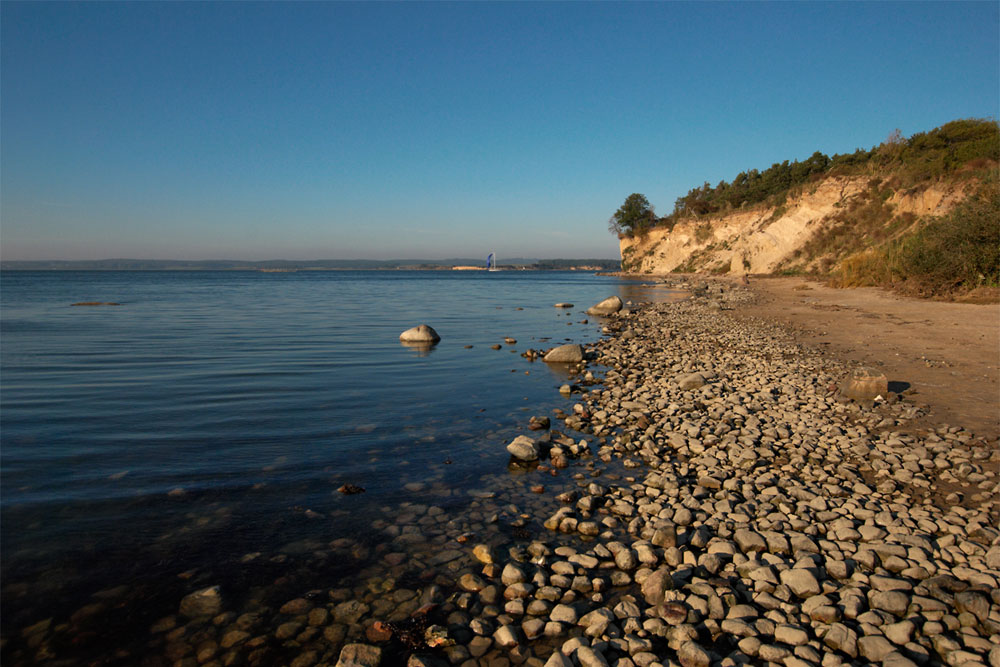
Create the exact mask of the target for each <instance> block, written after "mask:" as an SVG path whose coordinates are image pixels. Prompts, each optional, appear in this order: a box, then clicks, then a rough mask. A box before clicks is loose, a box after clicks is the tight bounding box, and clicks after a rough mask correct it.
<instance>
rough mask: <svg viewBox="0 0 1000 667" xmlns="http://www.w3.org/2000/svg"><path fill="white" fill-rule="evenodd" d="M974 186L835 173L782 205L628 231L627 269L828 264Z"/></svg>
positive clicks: (940, 210) (738, 269)
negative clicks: (898, 183) (889, 189)
mask: <svg viewBox="0 0 1000 667" xmlns="http://www.w3.org/2000/svg"><path fill="white" fill-rule="evenodd" d="M969 189H970V188H969V184H968V183H967V182H957V183H956V182H941V183H935V184H931V185H928V186H923V187H920V188H917V189H913V190H910V191H906V192H893V193H892V194H886V191H885V190H884V189H879V187H878V182H877V181H873V180H871V179H870V178H868V177H860V176H855V177H831V178H827V179H824V180H821V181H818V182H816V183H813V184H810V185H809V186H806V187H803V188H801V189H799V191H798V192H797V193H794V194H791V195H789V197H788V198H787V199H786V201H785V203H784V204H782V205H780V206H763V205H762V206H755V207H751V208H748V209H740V210H733V211H729V212H726V213H723V214H715V215H712V216H704V217H694V218H686V219H682V220H680V221H679V222H677V223H676V224H675V225H674V226H673V227H672V228H670V227H655V228H653V229H651V230H649V231H647V232H646V233H644V234H642V235H637V236H624V237H621V239H620V246H621V255H622V268H623V270H627V271H632V272H636V273H654V274H656V273H670V272H674V271H677V272H711V273H733V274H742V273H774V272H778V271H782V270H786V269H797V270H817V269H818V270H828V269H829V268H830V267H831V266H832V265H834V264H836V263H837V262H839V261H840V260H841V259H843V257H844V256H845V255H846V254H848V253H849V252H855V251H857V249H858V246H859V244H860V243H863V241H864V239H865V238H866V236H871V237H872V239H884V238H885V237H886V236H887V235H892V234H899V233H902V232H904V231H905V230H906V229H907V228H909V227H910V226H911V225H912V224H914V221H915V220H916V219H917V217H919V216H925V215H943V214H945V213H947V212H948V211H950V210H951V209H952V208H953V207H954V206H955V205H956V204H957V203H959V202H961V201H962V200H963V199H964V198H965V197H966V196H967V194H968V192H969ZM844 237H847V238H849V239H850V240H851V242H850V243H844V242H843V241H842V239H843V238H844ZM836 239H841V240H840V241H837V240H836Z"/></svg>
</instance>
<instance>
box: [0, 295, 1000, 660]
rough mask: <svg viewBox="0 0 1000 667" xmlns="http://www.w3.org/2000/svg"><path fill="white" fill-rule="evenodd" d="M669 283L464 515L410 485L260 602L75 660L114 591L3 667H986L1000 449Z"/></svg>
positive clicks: (633, 310)
mask: <svg viewBox="0 0 1000 667" xmlns="http://www.w3.org/2000/svg"><path fill="white" fill-rule="evenodd" d="M674 286H675V287H678V288H682V287H686V288H688V289H689V291H690V297H689V298H687V299H685V300H682V301H678V302H672V303H628V304H625V307H624V308H623V309H622V310H620V311H618V312H617V313H614V314H612V315H609V316H607V317H604V318H603V320H602V321H604V322H605V329H604V332H605V334H606V335H605V336H604V337H603V338H602V339H601V340H599V341H598V342H596V343H594V344H592V345H588V346H585V348H584V361H583V362H581V363H578V364H575V365H574V366H573V368H572V371H573V373H572V376H571V379H570V381H569V382H568V387H564V392H565V390H567V389H568V391H569V392H570V393H569V402H568V404H567V406H566V408H565V409H558V410H556V411H555V412H553V413H551V414H536V415H534V416H533V418H532V419H531V420H530V421H528V420H527V419H526V420H525V424H524V434H523V436H521V437H520V438H519V440H520V444H521V445H523V446H522V447H514V448H513V449H512V450H511V451H516V452H518V455H517V456H512V458H511V461H510V464H509V466H508V468H507V469H504V470H496V471H495V472H493V473H491V474H490V475H487V476H486V477H485V478H484V481H483V483H482V486H481V488H479V489H474V490H472V491H471V492H467V493H466V492H463V494H464V495H463V498H462V499H461V502H456V498H455V497H454V495H455V493H456V492H455V491H453V490H452V489H449V488H448V487H447V486H446V485H444V484H442V483H440V482H435V483H430V484H427V485H423V486H421V485H415V486H414V488H412V489H410V490H411V491H413V492H414V493H419V494H420V495H421V498H422V500H421V501H418V502H414V501H412V500H408V501H406V502H402V503H398V502H393V499H391V498H387V499H386V502H385V506H384V507H383V510H382V516H381V517H380V518H378V519H376V520H375V521H373V522H372V524H371V526H370V529H369V531H368V532H367V533H366V534H364V535H359V536H358V537H356V538H340V539H337V540H335V541H333V542H324V541H321V540H316V541H310V542H306V543H303V544H300V545H297V548H296V549H295V550H294V551H295V553H292V554H291V555H289V554H283V555H273V554H247V555H246V556H245V558H246V559H248V560H247V562H254V561H258V562H261V563H262V572H266V573H267V575H268V576H266V577H264V576H262V577H261V579H262V580H261V583H260V585H258V586H253V587H250V588H249V590H250V593H249V594H247V595H241V596H238V597H237V596H232V595H230V593H229V591H227V589H226V588H225V587H223V586H219V585H213V584H212V582H202V583H205V584H208V585H204V586H200V587H198V588H197V590H192V591H190V592H189V593H187V594H186V595H184V596H182V597H179V599H177V600H175V601H174V602H172V603H171V605H172V607H173V608H174V609H175V611H174V612H173V613H170V614H168V615H165V616H163V617H162V618H159V619H157V620H156V621H155V622H153V623H152V624H151V625H150V626H149V628H148V633H147V634H146V635H145V636H143V637H142V638H140V640H139V641H137V642H127V643H126V642H122V645H121V648H119V649H118V650H116V651H113V652H111V653H109V654H108V655H104V656H101V657H99V658H96V659H94V658H90V657H88V659H87V660H84V661H80V660H78V659H77V658H76V657H75V656H74V655H73V650H72V646H73V642H74V641H75V639H74V638H76V637H80V636H84V635H85V633H88V632H90V633H93V632H99V631H106V630H107V624H108V622H109V619H113V618H114V614H115V613H127V610H128V603H127V601H125V598H127V591H120V590H115V589H110V590H109V591H106V592H105V594H104V595H103V596H102V597H98V598H97V599H96V600H95V602H94V603H93V604H92V605H88V606H87V607H84V608H82V609H80V610H79V611H78V612H77V613H76V614H74V615H73V617H72V618H69V619H47V620H44V621H41V622H39V623H36V624H34V625H32V626H29V627H25V628H22V629H20V631H19V634H18V635H17V636H16V637H7V638H4V644H5V646H4V655H5V662H6V660H9V661H10V662H9V664H51V665H56V664H60V665H61V664H142V665H164V666H166V665H176V666H178V667H188V666H190V667H195V666H197V665H208V666H212V667H215V666H216V665H255V666H256V665H274V664H282V665H292V666H294V667H310V666H313V665H330V666H333V665H337V666H338V667H352V666H371V667H374V666H376V665H386V666H392V665H412V666H414V667H417V666H420V665H425V666H428V667H430V666H432V665H439V666H441V667H444V666H446V665H462V666H463V667H474V666H476V667H478V666H489V667H504V666H506V665H521V664H523V665H530V666H532V667H541V666H543V665H545V666H546V667H569V666H571V665H580V666H582V667H599V666H603V665H611V666H618V667H636V666H637V667H651V666H652V667H656V666H658V665H664V666H667V665H682V666H683V667H695V666H697V667H708V666H709V665H719V666H729V665H739V664H755V665H756V664H775V665H788V666H798V665H851V664H854V665H860V664H888V665H898V666H904V665H921V666H922V665H994V666H996V665H1000V589H998V582H1000V530H998V529H997V526H998V525H1000V506H998V504H997V500H998V494H997V490H998V486H997V484H998V479H997V472H998V466H1000V450H998V443H997V442H996V441H991V440H987V439H985V438H982V437H979V436H977V434H975V433H971V432H968V431H966V430H965V429H963V428H962V426H960V425H949V424H941V423H936V422H935V421H934V419H933V415H931V414H928V409H927V408H926V406H922V405H920V404H919V403H916V402H914V401H912V400H911V397H910V396H907V395H905V393H904V395H897V394H895V393H892V392H888V391H887V392H885V394H884V395H882V394H879V395H877V396H875V397H872V398H849V397H848V396H847V395H845V393H844V387H845V384H844V383H845V381H846V380H847V379H848V378H850V377H852V374H853V373H855V372H856V371H857V368H856V367H855V366H854V365H852V364H851V363H849V362H847V361H844V360H841V359H837V358H833V357H831V356H829V355H826V354H824V353H823V352H821V351H820V350H817V349H813V348H810V347H807V346H805V345H803V344H801V343H798V342H796V340H795V339H794V337H793V336H792V334H791V332H789V331H788V330H786V329H784V328H782V327H781V326H779V325H776V324H774V323H770V322H767V321H765V320H761V319H755V318H749V317H737V314H738V313H739V311H740V308H741V307H743V306H745V305H746V304H749V303H752V302H753V300H754V299H755V295H754V292H753V291H752V290H751V289H750V288H748V287H745V286H742V285H736V284H733V283H731V282H728V281H718V282H714V281H709V282H703V281H697V282H695V283H691V284H688V283H685V284H680V282H678V283H677V284H676V285H674ZM534 358H535V355H533V354H529V355H527V359H534ZM524 363H525V364H531V363H543V362H541V361H528V360H525V361H524ZM509 444H512V443H507V442H498V443H496V447H498V448H503V447H507V446H508V445H509ZM423 499H425V500H423ZM265 566H266V567H265ZM345 571H349V572H350V576H349V577H348V576H341V574H342V573H343V572H345ZM324 573H330V574H329V576H328V577H324ZM334 573H337V576H334ZM324 581H329V582H330V583H329V585H323V582H324ZM317 582H319V584H318V583H317ZM116 610H117V611H116ZM98 626H100V627H101V628H102V629H101V630H97V629H95V628H97V627H98Z"/></svg>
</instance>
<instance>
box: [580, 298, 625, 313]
mask: <svg viewBox="0 0 1000 667" xmlns="http://www.w3.org/2000/svg"><path fill="white" fill-rule="evenodd" d="M624 305H625V304H623V303H622V300H621V299H619V298H618V297H617V296H609V297H608V298H607V299H605V300H604V301H601V302H600V303H598V304H594V305H593V306H591V307H590V308H588V309H587V314H588V315H614V314H615V313H617V312H618V311H619V310H621V309H622V306H624Z"/></svg>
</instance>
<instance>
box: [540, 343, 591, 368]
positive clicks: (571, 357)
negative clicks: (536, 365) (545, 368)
mask: <svg viewBox="0 0 1000 667" xmlns="http://www.w3.org/2000/svg"><path fill="white" fill-rule="evenodd" d="M542 361H544V362H546V363H550V364H575V363H579V362H581V361H583V348H582V347H581V346H580V345H579V344H577V343H570V344H567V345H560V346H559V347H554V348H552V349H551V350H549V351H548V352H546V353H545V356H544V357H542Z"/></svg>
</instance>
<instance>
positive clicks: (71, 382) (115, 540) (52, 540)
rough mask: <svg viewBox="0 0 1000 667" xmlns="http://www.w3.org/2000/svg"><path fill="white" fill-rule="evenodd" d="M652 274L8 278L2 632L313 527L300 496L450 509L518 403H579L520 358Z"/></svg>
mask: <svg viewBox="0 0 1000 667" xmlns="http://www.w3.org/2000/svg"><path fill="white" fill-rule="evenodd" d="M646 289H647V288H643V287H642V286H640V285H637V284H635V283H628V282H625V281H621V280H619V279H616V278H611V277H598V276H594V275H590V274H583V273H574V272H554V273H540V272H499V273H491V274H487V273H485V272H407V271H385V272H298V273H257V272H177V273H172V272H51V273H50V272H5V273H4V274H3V275H2V283H0V290H2V292H0V294H2V318H0V333H2V347H0V372H2V393H0V408H2V438H3V444H2V471H0V476H2V480H0V481H2V496H0V501H2V515H3V516H2V561H3V562H2V566H3V567H2V570H3V571H2V578H3V586H4V595H3V607H4V610H3V611H4V613H3V623H4V635H5V636H6V635H9V633H11V632H16V631H17V628H18V627H20V625H21V624H23V623H27V622H31V621H34V620H38V619H37V616H38V614H39V613H40V610H39V608H38V607H40V606H42V607H45V610H44V611H45V612H47V613H48V615H52V614H53V613H56V614H57V616H58V611H59V610H60V609H61V608H63V607H64V608H65V609H66V610H72V609H73V608H75V606H76V605H79V604H80V602H81V601H82V600H86V599H87V596H89V595H91V594H92V593H93V592H94V591H95V590H99V589H100V588H101V587H107V586H109V585H114V584H115V583H125V584H136V583H141V582H143V581H150V580H156V579H157V578H163V579H167V578H170V579H173V578H175V577H176V574H177V572H178V570H179V569H181V568H183V567H192V568H197V569H201V570H206V569H207V570H211V569H213V568H217V569H218V568H220V567H222V564H224V563H226V562H229V561H231V560H232V559H233V558H236V557H238V556H239V555H240V554H245V553H247V552H252V551H255V550H262V549H264V548H266V547H267V545H269V544H275V543H289V542H293V541H294V540H296V539H306V538H308V537H310V531H315V530H317V528H316V526H317V525H319V524H317V523H315V522H310V521H307V520H302V518H301V517H302V516H303V513H304V512H305V511H306V510H311V511H313V512H317V513H320V514H322V515H324V516H337V515H338V513H339V514H340V515H342V516H343V519H342V520H340V521H337V522H336V526H337V527H338V530H339V531H340V532H341V533H343V534H344V535H351V534H356V533H357V532H358V531H362V530H363V529H364V526H365V522H366V521H368V520H369V515H368V513H369V511H374V508H376V507H377V506H378V505H379V504H380V503H385V502H388V500H393V501H398V500H399V499H400V498H405V497H407V495H417V496H418V495H419V491H420V489H419V488H418V487H414V486H413V485H414V484H425V485H426V484H435V483H437V484H438V485H439V486H446V487H448V488H449V489H453V490H454V495H453V498H454V502H456V503H457V502H460V500H461V498H463V497H468V494H467V493H466V492H467V491H468V490H469V489H473V488H475V487H476V485H477V483H478V482H479V479H480V476H481V475H482V474H483V473H484V472H491V473H496V472H497V470H502V469H503V466H504V464H505V462H506V453H505V451H504V445H505V444H506V443H507V442H508V441H509V440H510V439H511V438H512V437H514V436H515V435H518V434H520V433H522V432H524V425H525V423H526V421H527V419H528V417H529V416H530V415H531V414H537V413H545V412H548V411H549V410H551V409H552V408H553V407H564V408H566V407H568V405H570V404H571V403H572V401H570V400H568V399H562V398H560V397H559V395H558V393H557V391H556V389H557V388H558V386H559V385H560V384H562V383H563V382H565V381H566V377H565V376H564V375H561V374H560V372H559V371H557V370H555V369H549V368H547V367H546V365H545V364H543V363H541V362H536V363H530V362H528V361H527V360H525V359H523V358H521V357H520V352H523V351H524V350H526V349H527V348H529V347H531V348H536V349H537V348H545V347H551V346H553V345H555V344H558V343H561V342H564V341H567V340H568V341H573V342H587V341H591V340H594V339H596V338H597V337H598V336H599V335H600V332H599V327H600V322H598V321H595V320H591V321H590V322H589V323H587V324H582V323H580V321H581V320H582V319H585V318H586V316H585V315H583V313H582V310H583V309H584V308H586V307H588V306H589V305H591V304H593V303H595V302H597V301H599V300H600V299H602V298H604V297H605V296H608V295H610V294H619V295H621V296H622V297H623V298H626V299H628V298H643V299H647V298H649V296H650V295H649V293H648V292H646V291H644V290H646ZM654 296H655V295H654ZM80 301H114V302H118V303H120V304H121V305H120V306H102V307H72V306H71V304H73V303H75V302H80ZM559 301H568V302H572V303H575V304H576V305H577V307H576V308H574V309H572V310H571V311H566V310H562V309H556V308H553V307H552V304H553V303H556V302H559ZM421 322H426V323H428V324H430V325H432V326H433V327H434V328H435V329H437V331H438V332H439V333H440V334H441V336H442V338H443V340H442V342H441V343H440V344H439V345H437V346H436V347H435V348H434V349H433V350H432V351H430V352H429V353H427V352H420V351H418V350H413V349H410V348H407V347H404V346H402V345H400V344H399V342H398V335H399V333H400V332H401V331H403V330H404V329H407V328H409V327H411V326H414V325H416V324H418V323H421ZM505 336H512V337H514V338H516V339H517V343H516V344H515V345H506V344H504V345H503V349H501V350H499V351H498V350H493V349H491V348H490V346H491V345H493V344H496V343H501V344H503V338H504V337H505ZM467 346H472V347H467ZM514 350H516V351H517V353H514V352H513V351H514ZM526 371H527V374H526ZM346 482H350V483H354V484H358V485H360V486H363V487H364V488H365V489H366V490H367V493H365V494H364V495H363V496H362V495H359V496H344V495H342V494H339V493H337V491H336V490H337V488H338V487H340V486H341V485H342V484H344V483H346ZM407 485H410V486H409V488H407ZM348 502H349V503H350V504H349V505H348V504H347V503H348ZM322 525H323V530H324V531H325V533H324V535H323V536H322V538H323V539H325V540H328V539H330V538H331V537H336V535H330V534H329V532H330V524H329V523H327V522H323V523H322Z"/></svg>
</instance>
